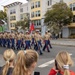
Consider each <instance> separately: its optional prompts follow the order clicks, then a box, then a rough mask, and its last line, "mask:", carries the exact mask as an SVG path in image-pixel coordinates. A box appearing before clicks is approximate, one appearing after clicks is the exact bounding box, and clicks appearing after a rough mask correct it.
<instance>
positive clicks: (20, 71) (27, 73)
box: [12, 50, 38, 75]
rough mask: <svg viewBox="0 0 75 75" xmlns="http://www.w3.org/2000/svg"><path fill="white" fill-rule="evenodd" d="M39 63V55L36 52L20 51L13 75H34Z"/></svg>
mask: <svg viewBox="0 0 75 75" xmlns="http://www.w3.org/2000/svg"><path fill="white" fill-rule="evenodd" d="M37 61H38V53H37V52H36V51H34V50H25V51H24V50H20V51H19V52H18V54H17V59H16V65H15V67H14V70H13V73H12V75H32V74H33V71H34V69H35V67H36V64H37Z"/></svg>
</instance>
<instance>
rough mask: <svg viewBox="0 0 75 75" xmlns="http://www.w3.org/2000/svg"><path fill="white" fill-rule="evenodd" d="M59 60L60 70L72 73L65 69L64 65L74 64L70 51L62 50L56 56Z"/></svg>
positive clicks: (66, 73) (68, 74)
mask: <svg viewBox="0 0 75 75" xmlns="http://www.w3.org/2000/svg"><path fill="white" fill-rule="evenodd" d="M55 60H56V61H57V64H58V65H57V67H58V69H59V70H63V71H64V75H70V72H69V70H68V69H64V68H63V66H64V65H69V66H72V65H73V61H72V59H71V57H70V55H69V53H68V52H66V51H62V52H59V53H58V54H57V56H56V59H55Z"/></svg>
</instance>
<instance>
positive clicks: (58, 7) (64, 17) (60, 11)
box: [44, 2, 73, 30]
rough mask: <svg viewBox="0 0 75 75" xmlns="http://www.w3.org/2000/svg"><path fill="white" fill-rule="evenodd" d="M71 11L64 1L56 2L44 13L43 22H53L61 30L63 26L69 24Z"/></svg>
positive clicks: (71, 16)
mask: <svg viewBox="0 0 75 75" xmlns="http://www.w3.org/2000/svg"><path fill="white" fill-rule="evenodd" d="M72 18H73V13H72V11H71V10H70V8H69V7H68V6H67V4H66V3H64V2H59V3H56V4H54V5H53V6H52V9H51V10H48V11H47V12H46V14H45V21H44V22H45V23H46V24H47V25H49V26H51V24H52V23H53V24H55V25H56V26H58V27H59V29H60V30H61V29H62V27H63V26H66V25H69V24H70V23H71V22H72Z"/></svg>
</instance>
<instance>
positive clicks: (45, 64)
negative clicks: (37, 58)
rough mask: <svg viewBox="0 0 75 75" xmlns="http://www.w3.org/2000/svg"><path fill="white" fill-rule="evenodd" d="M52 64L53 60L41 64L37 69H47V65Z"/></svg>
mask: <svg viewBox="0 0 75 75" xmlns="http://www.w3.org/2000/svg"><path fill="white" fill-rule="evenodd" d="M52 63H54V59H53V60H51V61H48V62H46V63H44V64H42V65H39V66H38V67H39V68H43V67H47V66H48V65H50V64H52Z"/></svg>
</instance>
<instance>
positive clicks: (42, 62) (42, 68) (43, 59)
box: [0, 45, 75, 75]
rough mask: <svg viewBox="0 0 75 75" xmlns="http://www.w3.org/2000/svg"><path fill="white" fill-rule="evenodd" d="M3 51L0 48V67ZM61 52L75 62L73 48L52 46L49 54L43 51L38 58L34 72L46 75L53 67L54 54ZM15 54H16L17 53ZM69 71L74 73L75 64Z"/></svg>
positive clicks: (2, 62)
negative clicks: (65, 53) (65, 52)
mask: <svg viewBox="0 0 75 75" xmlns="http://www.w3.org/2000/svg"><path fill="white" fill-rule="evenodd" d="M4 50H5V48H0V66H1V65H3V64H4V60H3V59H2V54H3V52H4ZM62 50H66V51H68V52H69V53H70V55H71V56H72V58H73V60H74V62H75V47H69V46H58V45H53V49H51V52H50V53H48V52H46V51H45V52H44V54H43V55H42V56H40V57H39V61H38V65H37V67H36V69H35V71H39V72H40V73H41V74H40V75H48V73H49V70H50V69H51V67H53V65H54V58H55V56H56V54H57V53H58V52H59V51H62ZM15 52H16V53H17V51H15ZM71 69H72V70H73V71H75V64H74V67H71Z"/></svg>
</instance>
